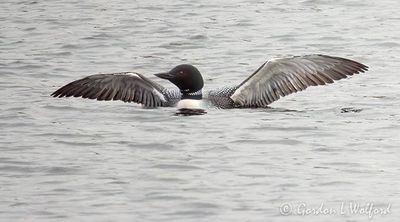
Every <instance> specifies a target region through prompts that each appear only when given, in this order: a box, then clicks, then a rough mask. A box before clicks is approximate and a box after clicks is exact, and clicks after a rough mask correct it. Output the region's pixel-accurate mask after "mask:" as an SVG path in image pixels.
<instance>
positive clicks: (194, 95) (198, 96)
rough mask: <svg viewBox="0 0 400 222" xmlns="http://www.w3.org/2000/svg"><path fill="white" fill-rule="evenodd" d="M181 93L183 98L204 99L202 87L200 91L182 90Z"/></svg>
mask: <svg viewBox="0 0 400 222" xmlns="http://www.w3.org/2000/svg"><path fill="white" fill-rule="evenodd" d="M181 93H182V96H181V99H202V98H203V93H202V91H201V89H200V90H199V91H196V92H192V93H187V92H181Z"/></svg>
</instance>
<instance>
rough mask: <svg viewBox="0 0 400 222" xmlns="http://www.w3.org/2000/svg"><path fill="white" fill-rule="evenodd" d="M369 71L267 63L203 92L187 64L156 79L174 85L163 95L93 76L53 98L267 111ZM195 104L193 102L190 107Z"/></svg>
mask: <svg viewBox="0 0 400 222" xmlns="http://www.w3.org/2000/svg"><path fill="white" fill-rule="evenodd" d="M367 70H368V66H366V65H363V64H361V63H358V62H356V61H353V60H350V59H345V58H340V57H333V56H327V55H304V56H293V57H285V58H278V59H270V60H268V61H266V62H265V63H264V64H262V65H261V66H260V67H259V68H258V69H257V70H256V71H255V72H254V73H253V74H251V75H250V76H249V77H248V78H247V79H245V80H244V81H243V82H242V83H240V84H239V85H236V86H231V87H224V88H221V89H216V90H211V91H209V92H207V93H204V94H203V92H202V89H203V86H204V81H203V77H202V75H201V74H200V72H199V70H198V69H197V68H196V67H194V66H192V65H188V64H183V65H178V66H176V67H175V68H173V69H171V70H170V71H169V72H165V73H158V74H155V75H156V76H157V77H159V78H162V79H167V80H169V81H170V82H172V83H173V84H174V85H175V86H177V87H178V88H177V89H167V88H164V87H163V86H161V85H159V84H158V83H156V82H154V81H152V80H150V79H148V78H147V77H145V76H143V75H141V74H139V73H136V72H122V73H112V74H96V75H91V76H87V77H85V78H83V79H79V80H76V81H73V82H71V83H69V84H67V85H65V86H63V87H61V88H60V89H58V90H57V91H55V92H54V93H52V94H51V95H52V96H54V97H64V96H65V97H70V96H74V97H83V98H89V99H97V100H122V101H124V102H135V103H139V104H143V105H144V106H145V107H167V106H178V108H180V109H186V108H187V109H192V108H194V109H196V107H191V106H199V104H198V103H200V101H208V102H209V103H211V105H213V106H215V107H218V108H258V107H267V106H268V105H269V104H271V103H272V102H274V101H276V100H278V99H279V98H281V97H284V96H286V95H289V94H291V93H295V92H298V91H302V90H304V89H306V88H307V87H309V86H317V85H325V84H328V83H333V82H334V80H339V79H344V78H346V77H348V76H351V75H353V74H357V73H362V72H365V71H367ZM193 101H197V103H195V105H193V104H194V103H193Z"/></svg>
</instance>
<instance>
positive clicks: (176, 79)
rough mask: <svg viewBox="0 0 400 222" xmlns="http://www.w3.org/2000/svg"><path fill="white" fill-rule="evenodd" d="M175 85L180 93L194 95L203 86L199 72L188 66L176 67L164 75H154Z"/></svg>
mask: <svg viewBox="0 0 400 222" xmlns="http://www.w3.org/2000/svg"><path fill="white" fill-rule="evenodd" d="M155 75H156V76H157V77H160V78H162V79H167V80H169V81H170V82H172V83H173V84H175V85H176V86H177V87H178V88H179V89H180V90H181V92H182V93H194V92H197V91H199V90H201V89H202V88H203V86H204V82H203V77H202V76H201V74H200V72H199V70H198V69H197V68H196V67H194V66H192V65H188V64H183V65H178V66H176V67H175V68H173V69H171V70H170V71H169V72H166V73H158V74H155Z"/></svg>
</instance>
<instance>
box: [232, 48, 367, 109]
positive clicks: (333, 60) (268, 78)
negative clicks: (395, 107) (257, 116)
mask: <svg viewBox="0 0 400 222" xmlns="http://www.w3.org/2000/svg"><path fill="white" fill-rule="evenodd" d="M367 70H368V67H367V66H365V65H363V64H361V63H358V62H356V61H353V60H350V59H345V58H340V57H332V56H326V55H306V56H295V57H290V58H281V59H271V60H269V61H267V62H265V63H264V64H263V65H262V66H261V67H259V68H258V69H257V70H256V71H255V72H254V73H253V74H252V75H251V76H249V77H248V78H247V79H246V80H244V81H243V82H242V83H241V84H240V85H239V86H238V88H237V89H236V90H235V92H234V93H233V94H232V95H231V97H230V98H231V99H232V100H233V102H234V103H235V105H236V106H240V107H266V106H267V105H268V104H271V103H272V102H274V101H276V100H278V99H279V98H280V97H283V96H286V95H289V94H291V93H295V92H298V91H302V90H304V89H306V88H307V87H309V86H317V85H325V84H328V83H333V82H334V81H335V80H339V79H344V78H347V77H348V76H351V75H353V74H357V73H361V72H364V71H367Z"/></svg>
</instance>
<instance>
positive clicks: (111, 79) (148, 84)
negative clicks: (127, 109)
mask: <svg viewBox="0 0 400 222" xmlns="http://www.w3.org/2000/svg"><path fill="white" fill-rule="evenodd" d="M163 90H164V87H162V86H161V85H159V84H157V83H155V82H153V81H151V80H150V79H148V78H146V77H144V76H143V75H141V74H139V73H133V72H123V73H113V74H97V75H91V76H87V77H85V78H83V79H79V80H76V81H73V82H71V83H69V84H67V85H65V86H63V87H61V88H60V89H58V90H57V91H55V92H54V93H52V94H51V95H52V96H54V97H64V96H65V97H70V96H74V97H82V98H88V99H97V100H122V101H124V102H135V103H141V104H143V105H145V106H147V107H157V106H163V105H164V104H166V102H167V99H166V98H165V96H164V95H163Z"/></svg>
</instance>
